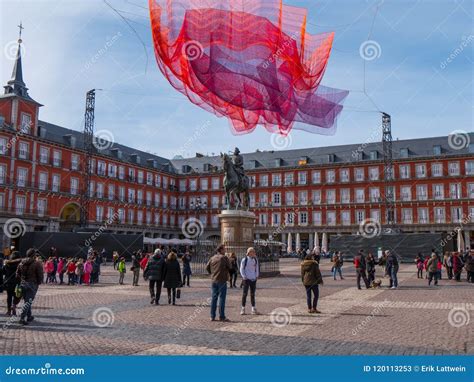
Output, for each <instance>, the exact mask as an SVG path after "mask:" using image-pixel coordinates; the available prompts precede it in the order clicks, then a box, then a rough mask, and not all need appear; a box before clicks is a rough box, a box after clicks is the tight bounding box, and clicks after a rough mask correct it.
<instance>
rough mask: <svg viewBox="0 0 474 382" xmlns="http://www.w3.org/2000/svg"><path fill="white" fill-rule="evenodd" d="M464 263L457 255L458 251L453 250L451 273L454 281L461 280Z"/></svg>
mask: <svg viewBox="0 0 474 382" xmlns="http://www.w3.org/2000/svg"><path fill="white" fill-rule="evenodd" d="M463 267H464V263H463V261H462V259H461V256H460V255H459V252H453V273H454V279H455V280H456V281H461V272H462V268H463Z"/></svg>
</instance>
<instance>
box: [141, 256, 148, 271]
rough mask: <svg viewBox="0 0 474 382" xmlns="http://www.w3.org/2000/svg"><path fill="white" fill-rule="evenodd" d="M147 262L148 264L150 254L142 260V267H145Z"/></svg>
mask: <svg viewBox="0 0 474 382" xmlns="http://www.w3.org/2000/svg"><path fill="white" fill-rule="evenodd" d="M147 264H148V256H145V257H144V258H143V259H142V261H140V268H141V269H145V268H146V265H147Z"/></svg>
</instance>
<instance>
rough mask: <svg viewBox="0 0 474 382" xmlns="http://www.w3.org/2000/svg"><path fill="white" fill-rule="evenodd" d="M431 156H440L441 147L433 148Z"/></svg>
mask: <svg viewBox="0 0 474 382" xmlns="http://www.w3.org/2000/svg"><path fill="white" fill-rule="evenodd" d="M433 154H434V155H441V146H440V145H435V146H433Z"/></svg>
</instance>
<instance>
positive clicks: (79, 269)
mask: <svg viewBox="0 0 474 382" xmlns="http://www.w3.org/2000/svg"><path fill="white" fill-rule="evenodd" d="M83 273H84V261H83V260H82V259H79V261H78V262H77V263H76V277H77V279H76V283H77V285H79V284H82V275H83Z"/></svg>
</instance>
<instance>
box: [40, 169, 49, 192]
mask: <svg viewBox="0 0 474 382" xmlns="http://www.w3.org/2000/svg"><path fill="white" fill-rule="evenodd" d="M38 188H39V189H40V190H41V191H45V190H46V189H47V188H48V173H47V172H40V173H39V181H38Z"/></svg>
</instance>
